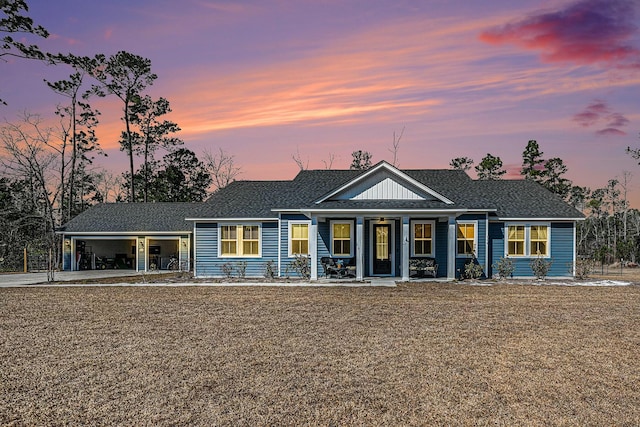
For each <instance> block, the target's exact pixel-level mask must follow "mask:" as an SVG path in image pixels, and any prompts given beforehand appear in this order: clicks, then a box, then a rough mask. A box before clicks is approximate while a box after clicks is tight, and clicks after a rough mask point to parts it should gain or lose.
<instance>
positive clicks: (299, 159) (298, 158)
mask: <svg viewBox="0 0 640 427" xmlns="http://www.w3.org/2000/svg"><path fill="white" fill-rule="evenodd" d="M291 158H292V159H293V161H294V162H296V165H298V167H299V168H300V170H301V171H303V170H307V169H309V158H307V161H306V163H305V162H304V160H302V156H301V155H300V147H296V152H295V153H293V154H292V155H291ZM332 163H333V161H332ZM327 169H328V168H327Z"/></svg>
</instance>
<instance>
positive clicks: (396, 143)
mask: <svg viewBox="0 0 640 427" xmlns="http://www.w3.org/2000/svg"><path fill="white" fill-rule="evenodd" d="M404 128H405V127H404V126H402V130H401V131H400V135H398V136H397V137H396V131H395V130H394V131H393V145H392V146H391V148H389V152H390V153H391V154H393V161H392V162H391V164H392V165H393V166H395V167H398V166H400V164H399V163H398V150H399V149H400V140H401V139H402V135H404Z"/></svg>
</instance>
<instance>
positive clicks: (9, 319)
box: [0, 283, 640, 426]
mask: <svg viewBox="0 0 640 427" xmlns="http://www.w3.org/2000/svg"><path fill="white" fill-rule="evenodd" d="M638 307H640V287H638V286H624V287H612V288H602V287H595V288H594V287H557V286H548V287H545V286H508V285H494V286H490V287H476V286H464V285H460V284H455V283H452V284H443V283H420V284H416V283H414V284H403V285H400V286H398V287H397V288H347V287H338V288H311V287H293V288H291V287H273V288H265V287H261V288H256V287H253V288H246V287H134V288H132V287H117V288H113V287H84V288H38V287H31V288H13V289H2V290H0V424H2V425H56V424H77V425H78V424H79V425H84V424H93V425H96V424H97V425H105V424H110V425H140V424H144V425H155V424H159V425H183V424H188V425H247V426H249V425H251V426H255V425H354V424H357V425H436V424H439V425H442V424H447V425H489V424H491V425H638V424H639V423H640V363H639V362H638V354H640V328H638V324H639V323H640V310H639V309H638Z"/></svg>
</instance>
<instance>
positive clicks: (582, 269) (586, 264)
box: [569, 258, 595, 279]
mask: <svg viewBox="0 0 640 427" xmlns="http://www.w3.org/2000/svg"><path fill="white" fill-rule="evenodd" d="M594 266H595V262H594V261H593V260H592V259H589V258H578V259H577V260H576V270H575V272H574V271H573V264H569V273H575V276H576V279H586V278H588V277H589V276H590V275H591V273H592V272H593V268H594Z"/></svg>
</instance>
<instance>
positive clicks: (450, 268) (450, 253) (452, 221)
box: [447, 215, 457, 280]
mask: <svg viewBox="0 0 640 427" xmlns="http://www.w3.org/2000/svg"><path fill="white" fill-rule="evenodd" d="M447 237H448V239H447V240H448V241H449V244H448V245H447V279H449V280H455V278H456V245H457V239H456V217H455V215H449V233H448V235H447Z"/></svg>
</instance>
